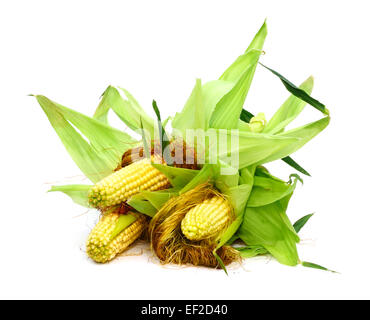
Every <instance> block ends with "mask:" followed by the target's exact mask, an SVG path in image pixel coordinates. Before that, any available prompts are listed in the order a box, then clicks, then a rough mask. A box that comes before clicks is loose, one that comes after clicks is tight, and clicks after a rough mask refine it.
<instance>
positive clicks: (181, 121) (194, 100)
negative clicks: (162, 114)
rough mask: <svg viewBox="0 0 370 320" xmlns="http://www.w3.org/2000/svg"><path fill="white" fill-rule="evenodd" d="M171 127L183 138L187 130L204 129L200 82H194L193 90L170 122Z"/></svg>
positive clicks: (204, 120)
mask: <svg viewBox="0 0 370 320" xmlns="http://www.w3.org/2000/svg"><path fill="white" fill-rule="evenodd" d="M172 127H173V128H175V129H177V130H180V131H181V132H182V134H183V137H185V130H187V129H203V130H204V129H206V127H207V126H206V119H205V109H204V104H203V97H202V82H201V80H200V79H197V80H196V83H195V86H194V89H193V91H192V93H191V95H190V97H189V99H188V101H187V102H186V104H185V106H184V108H183V109H182V111H181V112H180V113H177V114H176V116H175V117H174V119H173V121H172Z"/></svg>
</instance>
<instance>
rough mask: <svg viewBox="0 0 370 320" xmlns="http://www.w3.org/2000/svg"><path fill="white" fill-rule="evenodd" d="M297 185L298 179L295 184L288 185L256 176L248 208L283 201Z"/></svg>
mask: <svg viewBox="0 0 370 320" xmlns="http://www.w3.org/2000/svg"><path fill="white" fill-rule="evenodd" d="M296 184H297V179H296V180H295V181H294V183H293V184H288V183H285V182H279V181H276V180H273V179H270V178H263V177H257V176H256V177H255V178H254V184H253V189H252V192H251V195H250V197H249V199H248V204H247V205H248V207H262V206H265V205H268V204H271V203H273V202H276V201H278V200H281V199H283V198H285V197H286V196H288V195H289V194H292V193H293V192H294V190H295V187H296Z"/></svg>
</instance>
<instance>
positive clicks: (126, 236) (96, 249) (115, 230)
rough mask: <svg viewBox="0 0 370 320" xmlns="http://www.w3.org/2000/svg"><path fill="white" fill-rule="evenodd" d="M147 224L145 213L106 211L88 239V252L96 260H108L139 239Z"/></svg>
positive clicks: (102, 261) (101, 261) (100, 261)
mask: <svg viewBox="0 0 370 320" xmlns="http://www.w3.org/2000/svg"><path fill="white" fill-rule="evenodd" d="M146 226H147V223H146V218H145V216H143V215H134V214H132V213H128V214H125V215H119V214H117V213H115V212H113V213H106V214H105V215H104V216H103V217H102V218H101V219H100V221H99V222H98V223H97V224H96V226H95V227H94V229H93V230H92V231H91V233H90V235H89V237H88V239H87V243H86V249H87V250H86V251H87V254H88V255H89V257H90V258H91V259H93V260H94V261H96V262H99V263H105V262H108V261H110V260H112V259H113V258H114V257H115V256H116V255H118V254H120V253H122V252H123V251H124V250H125V249H127V248H128V247H129V246H130V245H131V244H132V243H133V242H134V241H135V240H136V239H138V238H139V237H140V236H141V234H142V233H143V231H144V230H145V228H146Z"/></svg>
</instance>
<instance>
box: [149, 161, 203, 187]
mask: <svg viewBox="0 0 370 320" xmlns="http://www.w3.org/2000/svg"><path fill="white" fill-rule="evenodd" d="M152 166H153V167H154V168H156V169H158V170H159V171H160V172H162V173H163V174H164V175H165V176H166V177H167V179H168V180H169V181H170V183H171V185H172V186H173V187H175V188H183V187H184V186H186V185H187V184H188V183H189V182H190V181H191V180H192V179H193V178H194V177H195V176H196V175H198V173H199V170H192V169H185V168H177V167H170V166H168V165H164V164H157V163H152Z"/></svg>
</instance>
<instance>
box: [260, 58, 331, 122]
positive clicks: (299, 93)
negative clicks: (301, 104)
mask: <svg viewBox="0 0 370 320" xmlns="http://www.w3.org/2000/svg"><path fill="white" fill-rule="evenodd" d="M260 65H261V66H263V67H265V68H266V69H267V70H269V71H271V72H272V73H273V74H274V75H276V76H277V77H279V78H280V80H281V82H282V83H283V84H284V86H285V88H286V89H287V90H288V91H289V92H290V93H291V94H293V95H294V96H296V97H298V98H300V99H302V100H303V101H305V102H307V103H308V104H310V105H311V106H313V107H314V108H316V109H317V110H319V111H321V112H322V113H323V114H325V115H327V116H328V115H329V110H328V109H327V108H326V107H325V105H324V104H322V103H321V102H320V101H318V100H316V99H314V98H312V97H311V96H310V95H309V94H307V92H305V91H304V90H302V89H300V88H298V87H297V86H295V85H294V84H293V83H292V82H290V81H289V80H288V79H286V78H285V77H283V76H282V75H281V74H280V73H278V72H276V71H275V70H272V69H270V68H269V67H266V66H265V65H263V64H262V63H260Z"/></svg>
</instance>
